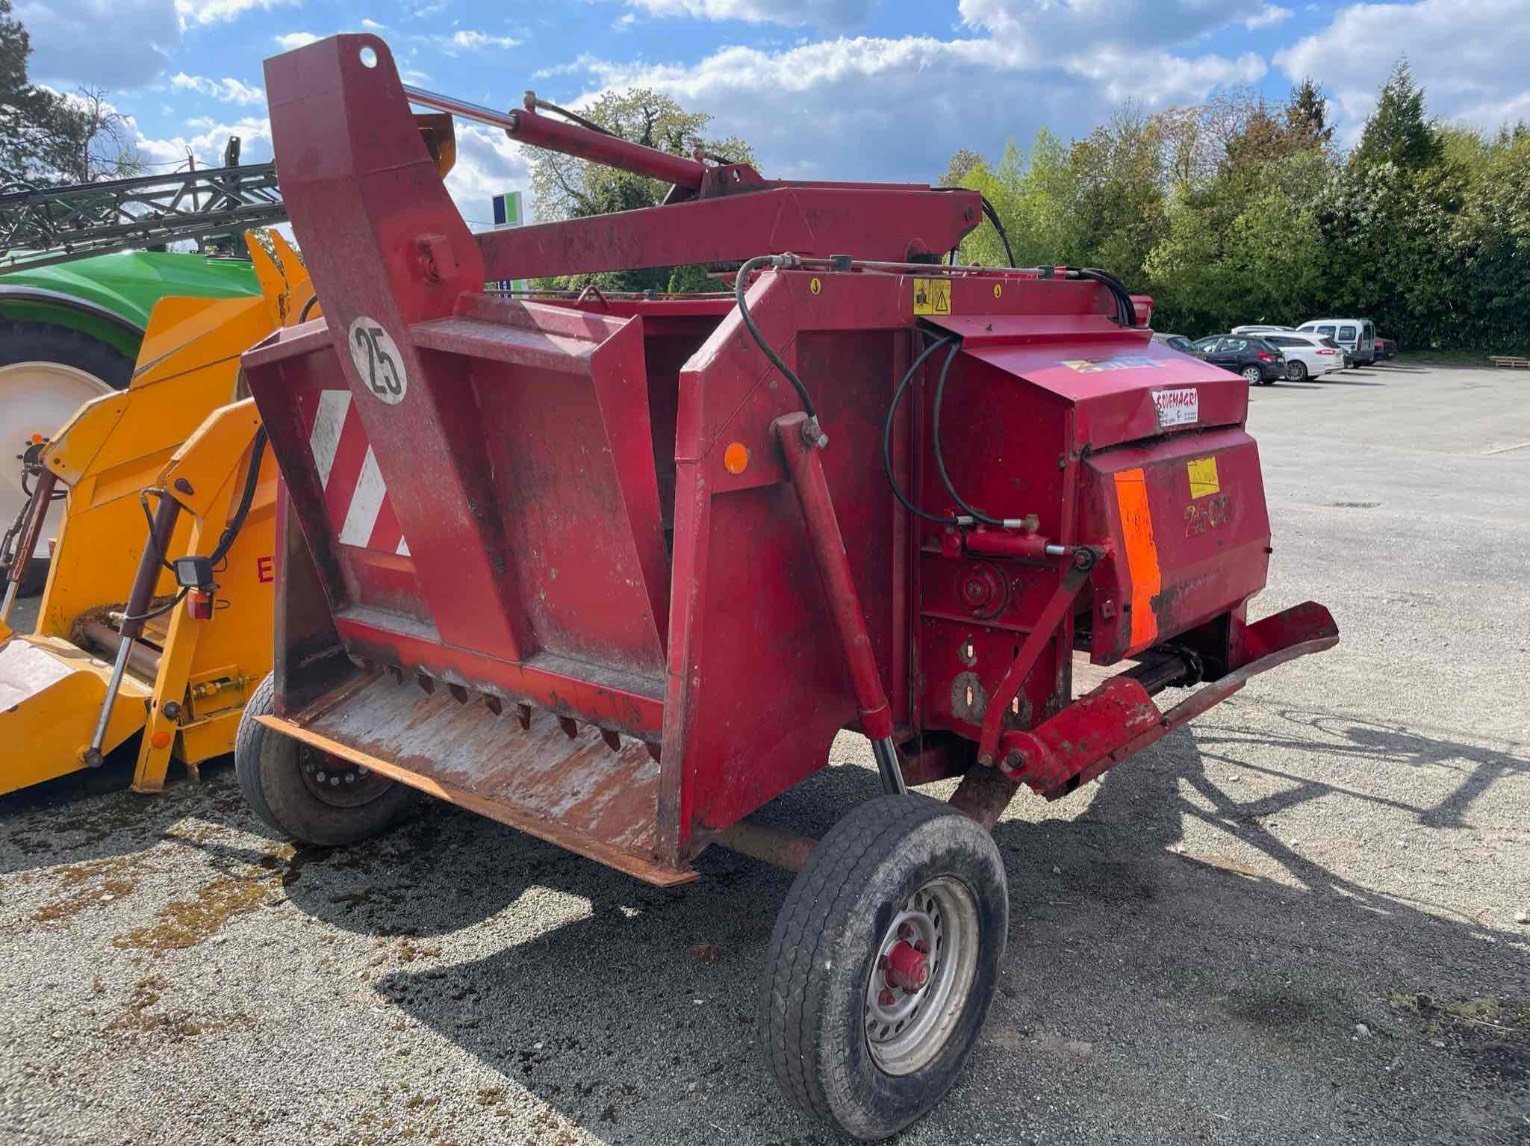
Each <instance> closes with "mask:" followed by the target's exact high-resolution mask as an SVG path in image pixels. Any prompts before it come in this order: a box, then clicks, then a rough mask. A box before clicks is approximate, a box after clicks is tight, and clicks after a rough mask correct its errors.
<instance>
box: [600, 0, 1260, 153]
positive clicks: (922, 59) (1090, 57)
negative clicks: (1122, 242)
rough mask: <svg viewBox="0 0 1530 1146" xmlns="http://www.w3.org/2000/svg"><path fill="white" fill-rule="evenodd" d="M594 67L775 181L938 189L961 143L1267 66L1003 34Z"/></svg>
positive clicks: (858, 41) (1063, 126) (1026, 137)
mask: <svg viewBox="0 0 1530 1146" xmlns="http://www.w3.org/2000/svg"><path fill="white" fill-rule="evenodd" d="M994 18H997V17H994ZM1043 32H1044V33H1045V34H1046V35H1047V36H1048V37H1051V36H1058V35H1060V33H1059V32H1058V31H1057V29H1056V28H1045V29H1043ZM1038 55H1039V56H1040V57H1041V58H1039V59H1038V58H1037V57H1038ZM586 70H587V72H588V74H589V76H590V77H591V79H592V80H593V83H594V87H595V89H596V90H599V89H608V88H622V87H634V86H642V87H652V88H655V89H658V90H660V91H664V92H667V93H669V94H670V95H673V96H674V97H675V98H676V99H678V100H679V101H680V102H681V103H682V104H684V105H685V106H686V107H689V108H695V109H697V110H703V111H707V112H710V113H712V115H713V116H714V117H715V118H714V122H713V125H712V128H713V130H714V131H715V132H716V133H717V134H719V135H724V134H737V135H739V136H741V137H742V138H744V139H746V140H748V141H749V142H750V143H751V144H753V146H754V147H755V150H756V152H757V154H758V156H759V158H760V161H761V167H762V170H764V171H765V173H766V174H767V175H774V176H781V177H796V178H850V179H876V178H890V179H911V180H928V179H931V178H934V177H935V176H936V175H938V174H939V172H940V171H941V170H942V169H944V167H945V164H946V161H947V160H948V159H949V158H950V155H951V153H952V152H954V151H955V150H956V149H957V148H958V147H963V146H967V147H974V146H975V147H980V148H983V149H985V150H987V151H990V152H996V151H997V150H998V149H1000V148H1001V147H1002V146H1003V145H1004V142H1005V141H1006V139H1010V138H1013V139H1017V140H1018V141H1019V142H1020V143H1021V144H1022V145H1025V144H1028V143H1029V142H1030V140H1031V137H1032V136H1033V135H1034V134H1035V132H1036V130H1037V129H1038V128H1040V127H1042V126H1047V127H1050V128H1051V129H1052V130H1054V131H1056V132H1058V133H1060V134H1062V135H1064V136H1067V135H1070V134H1081V133H1083V132H1087V131H1088V130H1089V128H1090V127H1092V126H1093V125H1094V124H1095V123H1097V122H1099V121H1100V120H1101V119H1102V118H1104V117H1105V116H1106V115H1108V114H1109V113H1110V112H1111V110H1113V109H1114V108H1116V107H1119V106H1120V105H1122V104H1123V103H1125V102H1126V101H1128V100H1131V101H1135V102H1136V103H1138V104H1140V105H1142V106H1144V107H1145V108H1147V109H1150V110H1151V109H1153V108H1157V107H1161V106H1165V105H1168V104H1173V103H1181V102H1188V101H1193V100H1200V99H1203V98H1205V97H1206V96H1207V95H1208V94H1209V93H1210V92H1211V91H1212V90H1214V89H1215V88H1217V87H1219V86H1221V85H1224V84H1229V83H1247V82H1251V81H1253V80H1256V79H1258V78H1259V77H1260V76H1261V75H1263V74H1264V70H1265V66H1264V63H1263V61H1262V60H1261V59H1260V58H1259V57H1258V56H1256V55H1253V54H1248V55H1244V56H1242V57H1239V58H1238V59H1228V58H1226V57H1223V56H1217V55H1203V56H1198V57H1193V58H1182V57H1179V56H1175V55H1173V54H1171V53H1170V52H1168V51H1166V50H1162V49H1153V48H1150V47H1144V46H1142V45H1136V46H1132V45H1125V44H1120V43H1115V42H1111V41H1107V40H1095V41H1092V42H1091V41H1088V40H1082V41H1078V42H1073V43H1071V44H1069V45H1068V49H1067V50H1066V51H1057V50H1053V49H1052V48H1050V47H1048V48H1047V49H1046V51H1045V52H1042V51H1041V49H1039V48H1038V46H1037V42H1036V41H1035V40H1034V39H1033V40H1031V41H1030V42H1021V41H1019V40H1017V39H1016V38H1014V37H1010V36H1008V35H1007V34H1006V35H997V34H996V35H994V36H992V37H988V36H981V37H979V36H973V37H959V38H956V39H951V40H942V39H937V38H934V37H928V36H908V37H902V38H897V39H881V38H870V37H857V38H854V39H846V38H841V39H836V40H825V41H819V42H808V43H803V44H800V45H798V46H795V47H791V48H787V49H783V50H780V51H762V50H759V49H756V48H743V47H732V48H724V49H722V50H721V51H719V52H716V53H714V54H713V55H711V56H708V57H706V58H705V59H703V60H701V61H700V62H698V63H696V64H693V65H675V64H659V65H643V64H621V63H614V62H611V61H600V60H591V61H588V62H587V64H586ZM593 94H594V92H593V91H587V92H586V93H585V96H584V98H586V99H587V98H589V97H590V96H591V95H593Z"/></svg>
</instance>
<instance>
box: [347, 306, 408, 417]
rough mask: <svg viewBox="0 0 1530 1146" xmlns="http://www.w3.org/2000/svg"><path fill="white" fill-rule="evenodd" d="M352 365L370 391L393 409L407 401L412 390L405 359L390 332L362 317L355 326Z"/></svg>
mask: <svg viewBox="0 0 1530 1146" xmlns="http://www.w3.org/2000/svg"><path fill="white" fill-rule="evenodd" d="M350 337H351V361H352V362H354V363H355V364H356V372H357V373H358V374H360V375H361V380H362V381H363V382H364V383H366V386H367V389H369V390H370V391H371V392H372V393H373V394H375V395H377V397H378V398H380V399H382V400H383V401H384V402H386V403H388V404H389V405H390V406H391V405H395V404H397V403H398V402H401V401H403V398H404V392H405V391H406V390H407V389H408V388H409V378H408V375H407V374H406V373H405V371H404V361H403V356H402V355H401V354H399V349H398V345H397V344H396V343H395V342H394V341H393V339H392V338H391V337H389V335H388V332H387V330H385V329H384V328H383V326H382V325H381V324H380V323H378V322H376V321H375V320H373V319H370V318H368V317H366V316H365V315H362V316H361V317H359V318H357V319H356V321H354V322H352V323H351V329H350Z"/></svg>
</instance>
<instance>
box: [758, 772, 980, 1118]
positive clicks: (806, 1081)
mask: <svg viewBox="0 0 1530 1146" xmlns="http://www.w3.org/2000/svg"><path fill="white" fill-rule="evenodd" d="M1008 927H1009V894H1008V889H1007V885H1006V882H1005V878H1004V864H1003V861H1002V860H1001V859H1000V857H999V849H998V847H997V846H996V845H995V844H994V842H993V838H992V837H991V836H990V835H989V834H988V833H987V832H986V831H984V830H983V829H982V828H981V827H980V826H979V825H978V824H976V823H975V822H974V821H972V820H971V819H969V818H968V817H966V816H965V815H963V814H962V813H960V812H958V811H956V810H955V809H954V808H951V807H950V806H948V805H946V804H942V803H940V802H938V801H935V800H930V799H928V798H927V797H924V796H918V795H912V796H883V797H880V798H878V799H875V800H870V801H868V802H866V803H864V804H862V805H861V806H860V807H858V808H856V809H855V810H854V811H853V812H851V813H850V814H849V815H848V816H846V817H845V818H844V819H842V820H840V821H839V823H837V824H835V825H834V827H833V828H832V829H831V830H830V831H829V833H828V834H827V835H826V836H824V838H823V839H822V840H821V841H820V842H819V844H818V846H817V847H815V848H814V849H813V852H812V854H811V855H810V856H809V857H808V861H807V864H806V865H805V866H804V867H803V869H802V870H801V871H800V872H799V873H798V874H797V878H796V881H795V882H794V883H793V884H792V889H791V892H790V893H789V894H788V895H787V897H786V903H785V904H784V905H783V906H782V908H781V912H780V914H779V915H778V916H777V917H776V926H775V932H774V934H773V935H772V937H771V941H770V950H769V954H768V956H767V959H766V972H765V978H766V987H767V989H766V992H765V1000H764V1016H763V1022H762V1024H761V1029H762V1030H763V1031H764V1032H765V1046H766V1050H767V1052H768V1053H769V1056H770V1062H771V1067H772V1069H773V1070H774V1072H775V1075H776V1079H777V1081H778V1082H780V1084H781V1087H782V1089H783V1090H785V1091H786V1093H787V1094H788V1095H789V1096H790V1097H791V1098H792V1100H793V1101H795V1102H796V1103H797V1105H799V1106H801V1107H802V1108H803V1109H804V1110H806V1111H808V1112H810V1113H812V1114H815V1115H817V1116H819V1117H820V1118H824V1119H827V1120H830V1121H832V1122H834V1123H836V1124H837V1125H838V1126H839V1127H840V1128H841V1129H842V1130H844V1131H845V1132H846V1133H847V1134H850V1135H852V1136H854V1137H856V1138H859V1139H862V1140H864V1141H874V1140H877V1139H881V1138H886V1137H888V1136H889V1135H892V1134H895V1133H897V1132H898V1131H899V1130H901V1129H903V1127H905V1126H907V1125H908V1124H909V1123H911V1122H913V1121H914V1120H915V1119H917V1118H919V1117H920V1116H922V1115H923V1114H925V1113H926V1112H928V1111H929V1110H930V1109H931V1108H932V1107H933V1106H934V1105H935V1104H936V1103H937V1102H939V1101H940V1099H941V1098H942V1097H943V1096H944V1095H945V1093H946V1091H947V1090H949V1089H950V1088H951V1084H952V1083H954V1082H955V1081H956V1078H957V1075H958V1074H959V1073H960V1072H961V1069H962V1064H963V1062H964V1061H965V1060H966V1058H967V1053H968V1051H970V1050H971V1049H972V1045H973V1043H974V1042H975V1041H976V1040H977V1036H978V1032H979V1031H980V1030H981V1029H982V1026H983V1021H984V1019H985V1018H987V1015H988V1006H989V1004H990V1003H991V1002H992V1000H993V992H994V988H995V986H996V985H997V982H998V976H999V963H1000V960H1001V959H1002V958H1003V956H1004V946H1005V942H1006V938H1007V932H1008ZM905 949H906V950H905ZM894 975H898V976H900V977H899V978H897V981H896V982H895V981H893V980H892V979H890V978H889V976H894Z"/></svg>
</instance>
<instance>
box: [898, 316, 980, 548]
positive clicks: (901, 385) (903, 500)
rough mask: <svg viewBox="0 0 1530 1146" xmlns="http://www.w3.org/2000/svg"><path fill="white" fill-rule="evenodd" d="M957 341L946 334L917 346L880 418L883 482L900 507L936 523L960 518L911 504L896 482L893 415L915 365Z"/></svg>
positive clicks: (916, 368)
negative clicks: (917, 349)
mask: <svg viewBox="0 0 1530 1146" xmlns="http://www.w3.org/2000/svg"><path fill="white" fill-rule="evenodd" d="M960 345H961V343H960V342H959V341H958V340H957V339H956V338H955V337H954V336H949V335H948V336H947V337H945V338H939V339H936V340H935V341H934V342H932V343H930V344H929V345H928V346H926V347H925V348H924V349H923V350H921V351H920V352H919V354H918V355H917V356H916V357H915V358H914V361H913V362H912V363H910V364H909V368H908V369H907V370H905V371H904V372H903V377H902V378H901V379H899V381H898V386H897V388H896V389H895V390H894V391H893V396H892V401H891V402H889V403H888V404H887V417H886V419H885V420H884V421H883V422H882V471H883V472H884V473H885V474H887V484H888V485H890V486H891V487H892V491H893V496H894V497H896V498H897V499H898V503H899V504H900V505H902V506H903V508H904V509H906V510H908V511H909V512H910V513H912V514H913V515H914V516H915V517H920V518H923V519H924V520H925V521H930V522H934V523H935V524H936V525H961V524H962V521H961V519H960V518H957V517H954V516H950V515H945V516H942V515H940V514H935V513H931V512H930V511H929V510H927V509H921V508H920V507H919V506H917V505H915V504H914V503H913V501H912V500H910V498H909V496H908V494H906V493H904V492H903V487H902V486H900V485H899V484H898V478H897V475H896V474H894V473H893V466H892V430H893V419H894V418H896V417H897V415H898V406H899V404H900V403H901V402H902V401H903V392H904V391H905V390H907V389H908V387H909V383H911V382H912V381H913V380H914V375H916V374H917V373H919V368H920V367H921V366H923V365H924V364H925V362H926V361H927V360H928V359H929V357H930V355H932V354H934V353H935V352H936V351H937V350H939V349H940V348H941V347H942V346H951V347H953V348H955V347H960ZM954 352H955V351H954V350H953V353H954Z"/></svg>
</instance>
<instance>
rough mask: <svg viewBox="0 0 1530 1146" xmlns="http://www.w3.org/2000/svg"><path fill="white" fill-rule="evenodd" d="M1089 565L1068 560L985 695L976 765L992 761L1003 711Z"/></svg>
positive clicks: (1055, 628)
mask: <svg viewBox="0 0 1530 1146" xmlns="http://www.w3.org/2000/svg"><path fill="white" fill-rule="evenodd" d="M1093 568H1094V564H1093V562H1092V561H1091V562H1090V563H1088V564H1084V563H1082V562H1076V561H1070V562H1069V563H1068V567H1067V569H1066V570H1064V571H1063V575H1062V580H1060V581H1059V582H1058V583H1057V588H1056V589H1055V590H1053V592H1052V596H1051V598H1050V599H1048V601H1047V603H1046V606H1045V607H1044V608H1043V609H1042V610H1041V615H1040V616H1039V617H1037V618H1036V623H1035V624H1034V625H1032V626H1031V631H1030V633H1029V634H1028V635H1027V636H1026V638H1025V643H1024V644H1023V645H1021V646H1020V652H1019V654H1018V655H1017V656H1016V657H1015V659H1014V661H1013V662H1012V663H1011V664H1010V666H1009V669H1008V670H1007V671H1006V672H1005V673H1004V678H1003V679H1002V680H1001V681H999V684H998V687H996V688H995V689H994V690H993V695H992V696H991V697H989V698H988V708H987V711H986V712H985V713H984V716H983V731H982V736H981V738H980V739H979V741H978V763H979V764H984V765H991V764H993V763H994V754H995V751H996V750H997V746H998V743H999V724H1000V721H1002V720H1003V719H1004V713H1005V712H1006V711H1008V709H1009V705H1010V702H1011V701H1012V700H1014V699H1015V697H1016V696H1017V695H1018V694H1019V692H1020V687H1021V685H1023V684H1024V683H1025V678H1026V677H1028V676H1030V675H1031V669H1032V668H1033V667H1035V664H1036V661H1037V660H1038V659H1039V658H1040V656H1041V653H1042V650H1043V649H1045V648H1046V647H1047V642H1048V641H1050V640H1051V639H1052V638H1053V637H1054V636H1056V635H1057V632H1058V626H1059V625H1060V624H1062V620H1063V617H1064V616H1065V615H1066V614H1067V612H1068V609H1069V608H1070V607H1071V606H1072V604H1073V598H1075V597H1077V596H1078V591H1079V590H1080V589H1082V588H1083V587H1084V582H1085V581H1086V580H1088V579H1089V571H1090V570H1091V569H1093Z"/></svg>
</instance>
